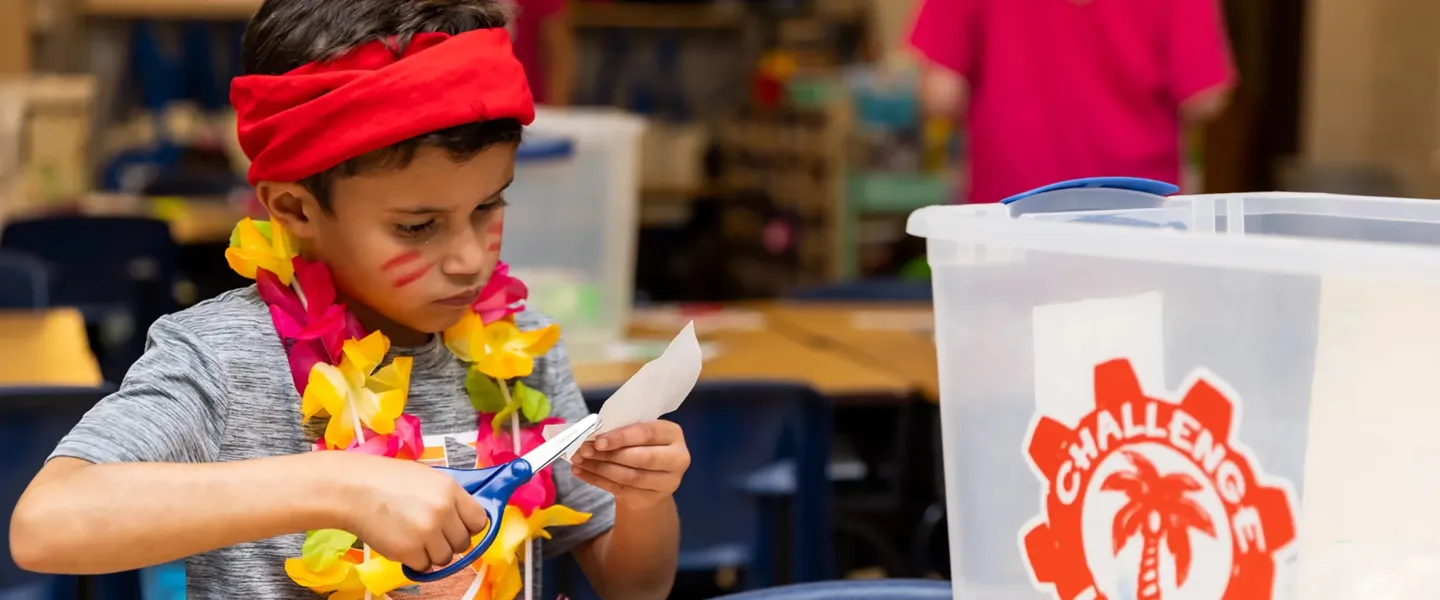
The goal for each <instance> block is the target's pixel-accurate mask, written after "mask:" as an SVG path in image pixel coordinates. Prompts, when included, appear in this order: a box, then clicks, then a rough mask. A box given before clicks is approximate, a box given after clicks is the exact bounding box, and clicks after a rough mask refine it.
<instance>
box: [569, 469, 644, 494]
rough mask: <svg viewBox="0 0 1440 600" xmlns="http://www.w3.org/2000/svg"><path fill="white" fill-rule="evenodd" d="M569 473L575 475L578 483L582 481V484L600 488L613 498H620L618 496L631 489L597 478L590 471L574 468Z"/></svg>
mask: <svg viewBox="0 0 1440 600" xmlns="http://www.w3.org/2000/svg"><path fill="white" fill-rule="evenodd" d="M571 472H573V473H574V474H575V478H576V479H579V480H580V481H583V482H585V483H588V484H590V485H593V486H595V487H598V488H600V489H602V490H605V491H607V492H610V493H611V494H612V495H615V496H620V495H623V494H626V493H628V492H630V491H631V490H632V489H633V488H631V487H630V486H627V485H625V484H623V483H619V482H615V481H611V480H609V479H606V478H604V477H601V476H599V475H596V474H594V473H591V472H590V471H586V470H585V469H581V468H580V467H574V468H572V469H571Z"/></svg>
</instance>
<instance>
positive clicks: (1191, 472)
mask: <svg viewBox="0 0 1440 600" xmlns="http://www.w3.org/2000/svg"><path fill="white" fill-rule="evenodd" d="M1080 185H1081V189H1075V187H1073V186H1063V185H1062V186H1058V187H1056V188H1053V189H1048V190H1045V191H1043V192H1041V193H1038V194H1033V195H1026V196H1023V197H1020V198H1017V199H1015V200H1014V201H1013V202H1011V203H1009V204H1000V205H991V206H943V207H929V208H923V209H921V210H919V211H916V212H915V213H914V214H913V215H912V216H911V218H910V221H909V225H908V230H909V231H910V232H911V233H912V234H914V235H918V236H921V237H924V238H927V241H928V247H929V250H928V253H929V256H928V259H929V262H930V265H931V269H932V271H933V273H934V286H935V307H936V325H937V336H936V337H937V344H938V351H939V364H940V386H941V420H942V429H943V433H944V459H945V467H946V482H945V485H946V488H947V495H946V497H947V503H948V507H947V508H948V513H949V515H950V518H949V527H950V531H949V537H950V548H951V561H952V576H953V581H954V589H955V595H956V597H958V598H966V599H970V600H1000V599H1003V600H1026V599H1040V598H1064V599H1066V600H1070V599H1072V598H1272V597H1273V598H1280V599H1285V600H1295V599H1304V600H1326V599H1347V600H1348V599H1355V600H1361V599H1373V598H1380V597H1387V598H1389V597H1393V598H1419V597H1426V595H1427V594H1429V593H1430V592H1429V591H1427V590H1432V589H1434V586H1436V585H1437V584H1440V568H1437V567H1440V522H1437V520H1440V517H1436V516H1435V514H1436V513H1435V511H1434V508H1433V507H1434V506H1435V505H1436V504H1437V503H1440V481H1437V479H1436V478H1435V477H1434V475H1433V473H1432V471H1433V465H1434V464H1435V460H1436V459H1437V458H1440V436H1436V435H1435V434H1434V433H1433V427H1434V423H1435V422H1437V420H1440V403H1437V402H1435V398H1436V397H1437V396H1440V383H1437V380H1436V378H1435V377H1434V375H1433V373H1434V371H1435V365H1437V364H1440V316H1437V312H1436V311H1437V307H1440V248H1436V247H1434V246H1435V245H1436V244H1440V203H1437V202H1433V201H1424V200H1408V199H1395V198H1372V197H1359V196H1339V195H1325V194H1298V193H1256V194H1233V195H1210V196H1175V197H1170V198H1165V197H1163V195H1164V194H1168V193H1172V192H1173V191H1174V188H1173V186H1168V185H1167V184H1158V183H1155V182H1142V183H1141V184H1140V185H1135V184H1134V182H1129V183H1126V182H1123V181H1118V182H1117V181H1115V180H1111V181H1108V182H1098V183H1096V182H1089V183H1082V184H1080ZM1085 186H1093V187H1085ZM1115 186H1119V188H1122V189H1116V188H1115ZM1302 507H1303V511H1302V510H1301V508H1302Z"/></svg>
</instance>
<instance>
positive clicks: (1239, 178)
mask: <svg viewBox="0 0 1440 600" xmlns="http://www.w3.org/2000/svg"><path fill="white" fill-rule="evenodd" d="M1095 1H1103V0H1095ZM258 4H259V0H0V444H3V448H4V452H5V455H4V458H3V460H0V462H3V465H4V466H3V467H0V506H6V507H12V506H13V504H14V501H15V499H16V498H17V497H18V495H19V492H20V490H21V489H22V487H23V485H24V484H25V482H26V481H28V479H29V477H30V475H32V474H33V473H34V471H35V470H36V469H38V467H39V465H40V462H41V461H42V460H43V458H44V456H45V455H46V454H47V453H48V451H49V450H50V448H52V447H53V445H54V443H55V442H56V441H57V440H58V436H60V435H62V434H63V433H64V431H66V430H67V429H68V427H69V424H72V423H73V422H74V420H75V419H76V418H78V415H80V414H83V412H84V410H85V409H86V408H88V407H89V406H90V405H92V404H93V403H94V402H95V401H96V400H97V399H98V398H99V397H101V396H103V394H104V392H105V390H106V389H108V387H109V386H113V385H115V384H117V383H118V382H119V381H120V379H121V377H122V376H123V374H124V372H125V370H126V369H127V367H128V365H129V364H130V363H131V362H132V361H134V360H135V358H136V357H137V356H138V355H139V353H140V352H141V351H142V349H143V343H144V333H145V330H146V328H147V327H148V326H149V325H150V324H151V323H152V322H153V321H154V320H155V319H156V318H157V317H158V316H160V315H162V314H165V313H168V312H173V311H175V310H179V309H182V308H184V307H186V306H190V305H193V304H194V303H196V302H198V301H201V300H203V299H205V298H209V297H212V296H214V295H216V294H218V293H220V292H222V291H224V290H227V289H231V288H233V287H237V286H240V285H244V284H246V283H247V282H245V281H244V280H242V279H239V278H238V277H237V276H235V275H233V274H232V273H231V272H230V271H229V269H228V268H227V267H226V265H225V262H224V259H223V249H224V247H225V246H226V245H227V242H228V239H229V235H230V232H231V228H232V227H233V226H234V224H235V222H236V221H237V220H238V219H240V218H242V217H244V216H246V215H255V214H256V210H257V207H256V205H255V203H254V202H253V199H252V197H251V194H250V192H249V190H247V189H246V187H245V186H244V178H243V176H242V174H243V172H244V168H245V166H246V165H245V164H244V158H243V156H241V155H240V152H239V150H238V148H237V147H236V145H235V142H234V135H233V127H234V118H233V114H232V113H231V111H230V109H229V107H228V101H227V95H228V91H227V90H228V83H227V82H228V80H229V78H230V77H232V76H234V75H235V74H236V71H237V66H238V62H239V59H238V56H237V55H238V48H239V37H240V34H241V32H242V30H243V25H244V22H245V20H246V19H247V18H248V17H249V15H250V14H251V13H252V12H253V11H254V9H255V8H256V7H257V6H258ZM916 4H918V0H713V1H711V0H691V1H684V0H669V1H661V0H649V1H641V0H633V1H625V0H608V1H603V2H584V1H578V0H577V1H573V2H572V3H571V6H570V8H569V19H570V23H571V26H572V27H573V32H574V35H575V36H576V40H577V43H578V47H577V48H578V49H577V53H576V54H577V56H578V67H577V72H578V77H577V80H576V81H575V82H574V90H573V94H571V96H572V97H571V98H570V101H569V102H568V106H548V107H544V108H543V110H542V111H541V114H540V117H539V119H538V120H537V122H536V125H535V126H534V127H533V128H532V130H531V131H530V133H529V134H528V135H529V137H528V138H527V140H526V142H525V147H523V148H522V152H521V162H520V165H519V170H518V173H517V182H516V184H515V187H514V188H513V191H512V193H511V194H509V196H510V200H511V203H512V208H511V209H510V210H511V211H512V215H511V218H510V219H508V224H509V225H510V226H511V227H512V228H513V229H512V230H511V231H507V233H509V234H510V235H508V236H507V244H506V247H505V250H504V258H505V259H506V260H507V261H509V262H510V263H512V265H514V267H515V269H516V271H517V274H519V275H520V276H521V277H522V278H524V279H525V280H526V281H527V282H529V283H530V284H531V289H532V301H533V304H534V305H535V306H536V307H538V308H540V309H541V310H544V311H547V312H550V313H552V314H555V315H556V316H557V317H558V318H559V319H560V320H561V322H562V324H563V325H564V326H565V330H566V332H567V339H569V340H570V341H571V343H572V349H571V354H572V356H573V357H574V360H575V363H576V364H575V370H576V373H577V376H578V377H579V379H580V382H581V384H582V386H583V387H584V388H585V390H586V393H587V397H589V398H590V399H591V401H592V402H593V406H595V407H598V406H599V404H600V403H601V402H603V400H604V398H605V397H606V390H609V389H613V388H614V386H616V385H618V384H619V383H621V382H623V381H624V380H625V379H626V378H628V377H629V376H630V375H631V374H633V373H634V372H635V370H636V369H638V367H639V366H640V365H641V364H643V363H644V362H645V361H646V360H648V359H649V358H652V357H654V356H655V355H657V354H658V351H659V350H660V349H663V342H664V341H665V340H667V339H669V337H670V336H672V335H674V333H675V332H676V331H678V330H679V328H680V327H681V326H683V324H684V323H685V322H687V321H689V320H692V319H693V320H694V321H695V322H696V324H697V327H698V329H699V331H700V333H701V338H702V342H703V343H704V347H705V351H706V356H707V363H706V366H705V369H704V373H703V376H702V382H701V385H700V387H699V388H697V391H696V392H695V394H694V395H693V396H692V397H691V399H690V400H689V401H688V402H687V404H686V405H685V408H684V409H683V410H682V414H677V415H676V416H675V418H676V419H677V420H680V421H681V422H682V423H683V424H685V425H686V431H687V435H688V436H689V437H690V438H691V446H692V452H693V453H694V455H695V462H694V464H695V466H694V467H692V469H691V471H690V473H689V475H688V477H687V479H686V483H685V486H684V487H683V488H682V490H681V493H680V495H679V500H680V502H681V510H682V518H684V521H683V524H684V528H685V532H686V539H685V541H684V546H685V547H684V552H683V554H682V574H681V578H680V584H679V585H678V586H677V590H676V592H675V596H674V597H676V598H704V597H713V596H716V595H719V594H723V593H731V592H737V591H741V590H745V589H756V588H763V587H767V586H771V585H776V584H781V583H791V582H803V581H820V580H829V579H837V578H933V579H945V578H948V576H949V566H950V560H949V558H948V554H947V548H946V530H945V515H944V502H943V489H944V485H943V482H942V480H941V475H940V473H941V465H940V457H939V455H940V451H939V433H938V429H937V415H936V413H937V410H936V402H937V398H938V388H939V383H938V380H939V376H938V374H937V369H936V356H935V346H934V343H933V337H932V336H933V325H932V318H931V309H930V284H929V280H928V278H929V273H928V269H927V268H926V266H925V263H924V253H925V246H924V243H923V240H919V239H917V238H911V237H908V236H906V235H905V233H904V221H905V218H906V216H907V215H909V213H911V212H912V211H913V210H915V209H917V208H920V207H923V206H928V205H933V204H943V203H947V202H949V201H950V200H951V199H952V198H954V197H956V195H957V190H960V189H962V188H963V186H964V182H963V181H961V178H960V177H958V176H957V174H956V173H957V172H958V170H957V168H956V165H959V164H963V161H964V160H965V152H966V150H965V148H966V145H965V141H964V132H963V131H962V130H958V129H957V128H956V127H955V126H953V125H952V124H951V123H949V122H946V121H944V120H940V121H936V120H931V119H925V118H922V117H921V116H920V111H919V110H918V109H917V104H918V103H917V100H916V81H917V75H916V69H915V64H914V59H913V57H912V54H911V52H910V51H909V50H908V48H907V47H906V45H905V43H904V40H905V37H906V32H907V29H908V27H909V21H910V19H911V15H912V14H913V12H914V10H915V6H916ZM1224 4H1225V9H1226V11H1227V13H1226V17H1227V21H1228V26H1229V30H1230V35H1231V41H1232V44H1233V47H1234V51H1235V54H1236V57H1237V62H1238V67H1239V70H1240V80H1241V84H1240V87H1239V88H1238V89H1237V90H1236V92H1235V94H1234V96H1233V98H1232V100H1231V103H1230V106H1229V108H1228V109H1227V110H1226V112H1225V113H1224V114H1223V115H1222V116H1221V117H1220V118H1219V119H1217V120H1215V121H1213V122H1211V123H1209V124H1207V125H1206V126H1205V127H1204V129H1203V130H1196V131H1192V132H1189V134H1190V136H1189V139H1190V140H1191V142H1192V143H1191V144H1190V145H1189V148H1190V151H1189V154H1188V156H1189V161H1188V165H1187V169H1186V181H1185V182H1184V187H1185V188H1187V191H1195V192H1198V191H1206V192H1226V191H1241V190H1272V189H1291V190H1307V191H1343V192H1352V193H1365V194H1373V195H1388V196H1401V195H1405V196H1417V197H1440V110H1437V107H1440V102H1437V97H1440V60H1437V59H1440V52H1437V50H1440V41H1437V40H1440V38H1436V37H1434V36H1433V35H1432V34H1431V32H1430V31H1429V29H1430V27H1429V26H1430V24H1433V23H1435V22H1437V21H1440V19H1436V18H1430V17H1440V4H1437V3H1418V4H1416V3H1408V2H1402V1H1401V0H1230V1H1227V2H1224ZM1037 143H1043V142H1037ZM6 512H7V513H8V510H7V511H6ZM4 544H5V542H4V541H3V540H0V545H4ZM1006 551H1010V549H1006ZM4 554H6V557H5V558H4V559H0V597H6V596H4V592H3V590H6V589H19V588H22V587H24V586H35V585H39V584H37V581H40V579H39V578H37V576H33V575H29V574H25V573H22V572H19V571H18V570H17V569H15V568H14V566H13V564H11V563H10V562H9V560H8V552H5V553H4ZM547 573H548V574H550V575H551V576H553V577H554V580H553V581H551V584H553V585H554V586H556V587H551V588H547V589H548V590H550V591H554V590H566V591H568V592H569V593H570V594H571V596H572V597H574V598H577V599H578V598H583V597H585V595H584V591H583V582H581V581H579V578H578V576H577V574H576V571H574V569H573V568H570V567H569V566H567V565H565V564H561V563H557V564H556V565H555V568H551V569H547ZM177 577H183V575H177V573H176V571H175V570H174V569H169V570H166V569H155V570H147V571H146V572H144V573H139V574H133V573H132V574H120V575H115V576H107V577H94V578H83V579H75V580H72V579H69V578H59V579H50V578H46V579H45V580H44V581H43V582H40V583H43V585H45V586H53V589H52V590H51V592H46V593H53V594H54V595H52V596H44V597H46V598H49V597H55V598H73V597H76V595H77V594H79V595H83V596H85V597H91V598H112V599H119V598H139V597H141V596H140V595H139V594H141V589H142V587H143V589H144V592H143V593H144V596H143V597H144V598H145V599H146V600H159V599H162V598H165V599H168V598H178V597H181V596H177V595H174V594H175V593H177V592H176V587H175V586H176V583H177V581H180V580H179V579H177ZM142 581H143V582H144V585H143V586H142V585H141V582H142ZM31 589H34V588H33V587H32V588H31ZM547 593H548V592H547ZM549 597H553V594H550V595H549Z"/></svg>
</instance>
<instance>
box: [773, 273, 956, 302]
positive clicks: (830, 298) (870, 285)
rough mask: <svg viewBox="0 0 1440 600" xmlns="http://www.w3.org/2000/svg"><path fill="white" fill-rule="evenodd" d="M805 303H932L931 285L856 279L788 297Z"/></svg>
mask: <svg viewBox="0 0 1440 600" xmlns="http://www.w3.org/2000/svg"><path fill="white" fill-rule="evenodd" d="M786 298H787V299H789V300H799V301H804V302H930V301H932V300H933V298H934V292H933V290H932V289H931V286H930V282H928V281H907V280H901V279H856V280H851V281H841V282H838V283H827V284H822V285H817V286H812V287H805V288H800V289H798V290H795V291H793V292H791V293H790V294H788V295H787V296H786Z"/></svg>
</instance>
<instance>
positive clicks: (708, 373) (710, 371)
mask: <svg viewBox="0 0 1440 600" xmlns="http://www.w3.org/2000/svg"><path fill="white" fill-rule="evenodd" d="M637 329H639V330H642V331H644V332H646V334H654V333H656V332H655V330H654V329H653V328H645V327H639V328H637ZM674 333H675V332H670V333H669V335H674ZM702 336H703V337H704V341H705V342H707V343H713V344H715V346H716V348H717V350H718V354H717V355H716V356H715V357H714V358H712V359H710V360H707V361H706V362H705V366H704V368H703V369H702V370H701V372H700V378H701V379H702V380H704V381H727V380H729V381H738V380H749V381H753V380H777V381H778V380H786V381H800V382H804V383H807V384H809V385H810V386H811V387H813V388H815V389H816V390H817V391H819V392H821V393H823V394H826V395H830V396H835V397H852V398H853V397H861V396H869V397H873V396H896V397H899V396H904V395H906V394H907V393H909V391H910V388H911V386H910V385H909V383H908V382H907V381H905V379H903V378H901V377H899V376H896V375H894V374H892V373H889V372H886V371H885V370H884V369H879V368H874V367H868V366H865V365H860V364H856V363H855V361H854V360H852V359H851V358H849V357H846V356H844V355H841V354H837V353H834V352H829V351H826V350H824V349H821V348H816V347H813V346H809V345H806V344H803V343H801V342H799V341H797V340H795V339H793V338H791V337H788V336H785V335H782V334H779V333H776V332H774V331H727V332H716V333H713V334H702ZM661 339H664V338H661ZM642 364H644V361H626V362H607V363H593V364H585V363H580V364H576V365H573V367H574V371H575V379H576V380H577V381H578V382H579V383H580V385H581V387H615V386H619V385H620V384H622V383H624V382H625V380H626V379H629V378H630V376H631V375H634V374H635V372H636V371H638V370H639V369H640V366H641V365H642Z"/></svg>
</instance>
